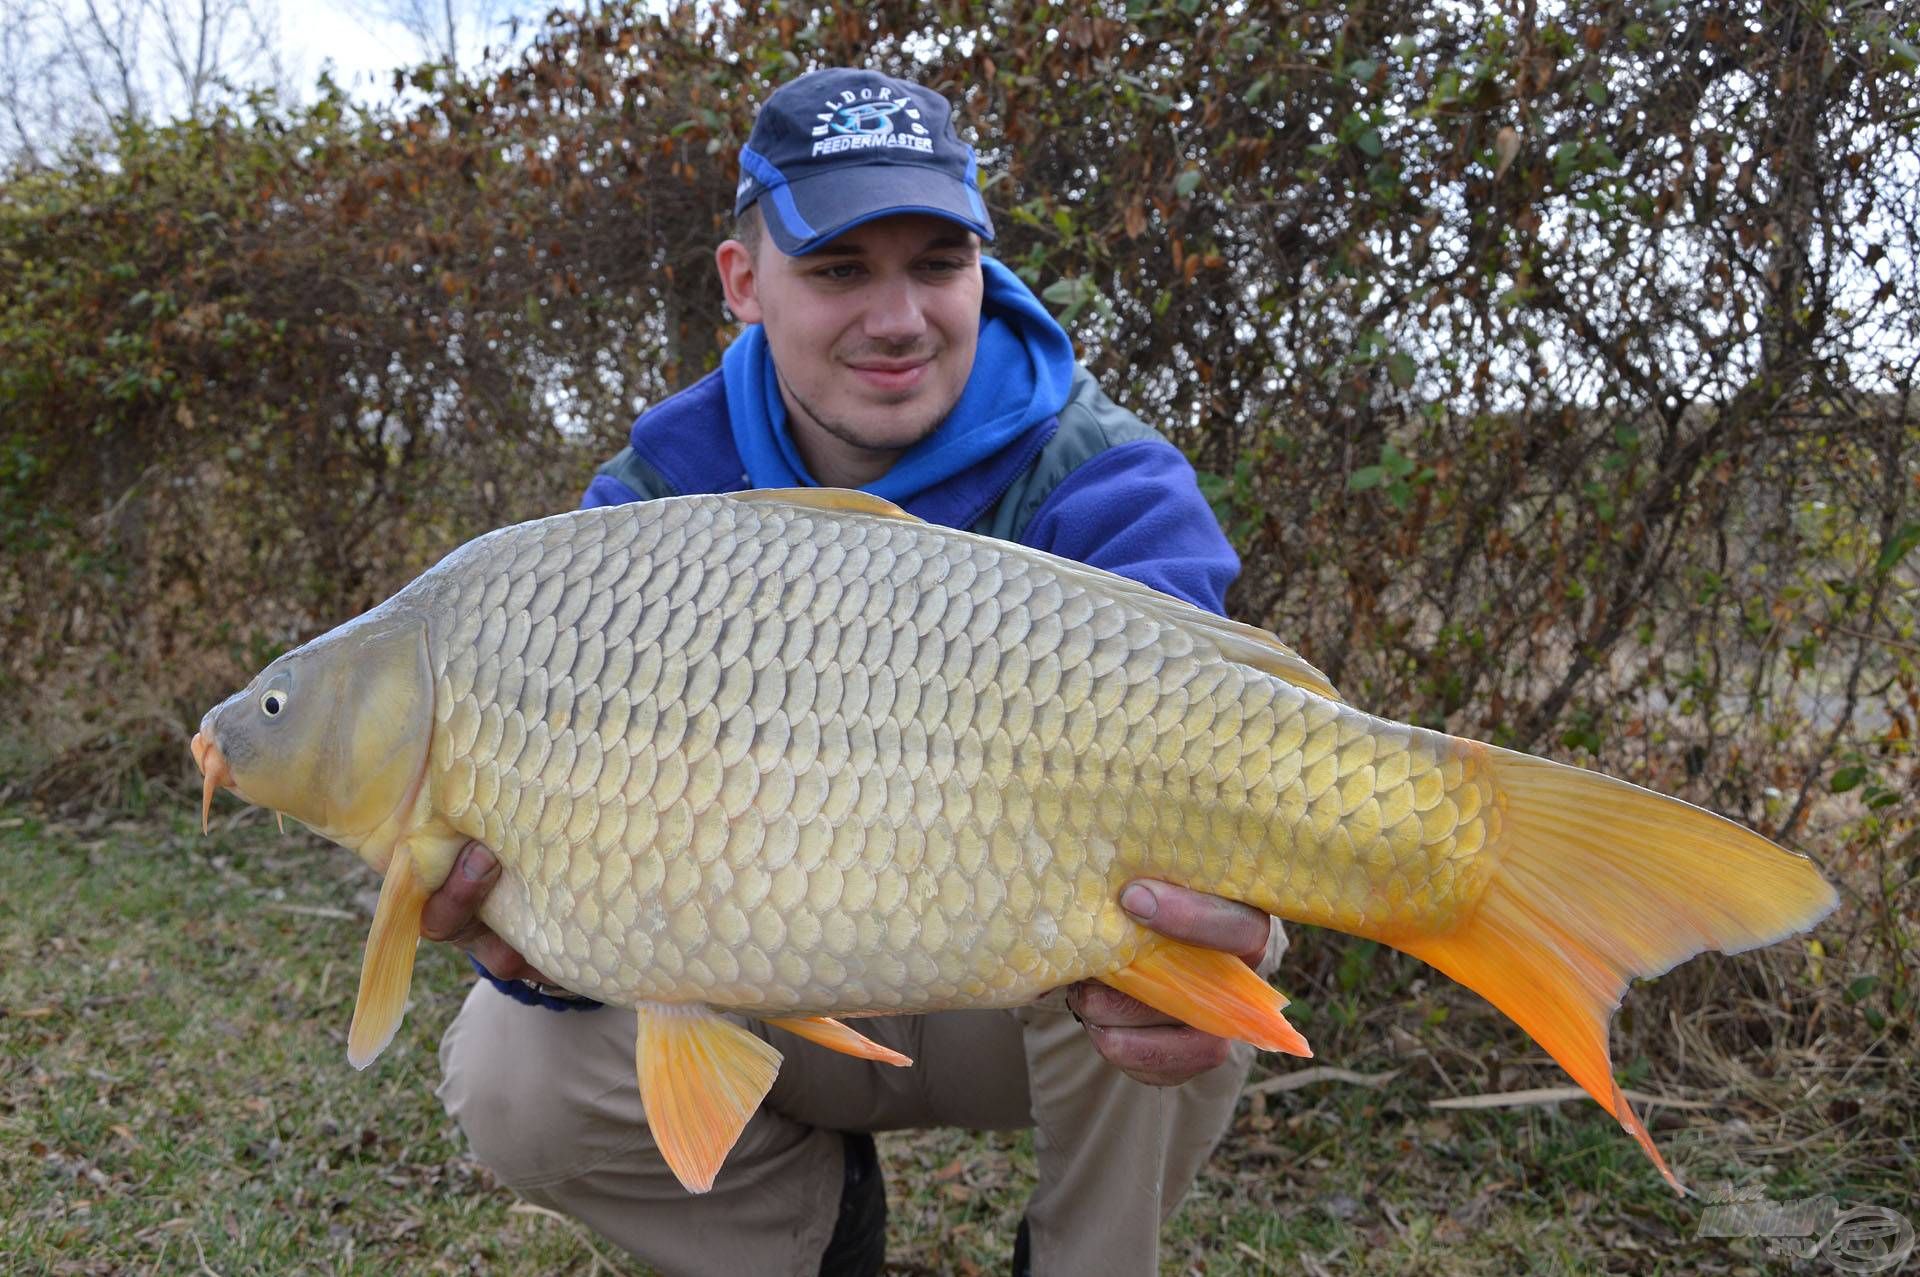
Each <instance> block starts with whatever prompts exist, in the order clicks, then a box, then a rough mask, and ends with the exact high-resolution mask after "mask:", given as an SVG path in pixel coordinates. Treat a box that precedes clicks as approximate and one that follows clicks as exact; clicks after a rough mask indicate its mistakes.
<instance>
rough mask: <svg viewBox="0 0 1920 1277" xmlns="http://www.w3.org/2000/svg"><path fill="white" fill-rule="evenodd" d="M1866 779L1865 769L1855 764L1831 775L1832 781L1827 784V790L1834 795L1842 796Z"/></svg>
mask: <svg viewBox="0 0 1920 1277" xmlns="http://www.w3.org/2000/svg"><path fill="white" fill-rule="evenodd" d="M1866 778H1867V769H1866V768H1864V767H1861V766H1859V765H1857V764H1856V765H1855V766H1852V767H1842V768H1841V769H1840V770H1839V771H1837V772H1835V773H1834V774H1833V779H1832V780H1830V781H1828V782H1827V788H1828V789H1830V790H1832V791H1833V792H1834V793H1836V794H1844V793H1846V792H1847V791H1848V790H1849V789H1853V788H1856V787H1857V786H1858V785H1859V784H1860V782H1861V781H1863V780H1865V779H1866Z"/></svg>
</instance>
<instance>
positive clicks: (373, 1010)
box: [347, 846, 431, 1069]
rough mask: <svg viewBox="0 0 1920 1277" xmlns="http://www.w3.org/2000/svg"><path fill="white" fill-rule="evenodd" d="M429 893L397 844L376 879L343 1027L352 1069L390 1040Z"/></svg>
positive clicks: (371, 1058)
mask: <svg viewBox="0 0 1920 1277" xmlns="http://www.w3.org/2000/svg"><path fill="white" fill-rule="evenodd" d="M429 894H431V893H430V892H429V891H428V890H427V888H426V885H425V884H424V883H422V882H421V881H420V877H419V875H418V874H417V873H416V872H415V871H414V867H413V857H412V856H410V855H408V854H407V850H406V848H405V847H404V846H402V847H396V848H395V849H394V852H393V857H392V859H390V860H388V861H387V876H386V878H385V880H383V881H382V882H381V884H380V903H379V904H377V905H375V906H374V909H373V928H372V930H370V931H369V932H368V933H367V950H366V953H365V955H364V956H363V957H362V958H361V960H360V995H359V997H358V998H356V999H355V1000H354V1004H353V1027H352V1028H350V1029H348V1030H347V1062H348V1063H349V1064H351V1065H353V1067H354V1068H356V1069H364V1068H366V1067H367V1065H369V1064H372V1063H373V1062H374V1060H375V1059H376V1058H378V1057H379V1055H380V1053H381V1052H382V1051H384V1050H386V1049H387V1043H389V1042H391V1041H393V1035H394V1033H395V1032H397V1031H398V1030H399V1028H400V1017H401V1016H402V1015H403V1014H405V1012H406V1009H407V993H408V991H409V990H410V989H412V988H413V957H414V952H415V950H417V949H418V948H419V946H420V913H421V911H422V910H423V909H425V908H426V904H427V896H428V895H429Z"/></svg>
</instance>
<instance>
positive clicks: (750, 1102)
mask: <svg viewBox="0 0 1920 1277" xmlns="http://www.w3.org/2000/svg"><path fill="white" fill-rule="evenodd" d="M639 1015H640V1034H639V1040H638V1041H637V1042H635V1044H634V1065H635V1068H636V1070H637V1071H638V1073H639V1075H640V1101H641V1103H642V1104H644V1105H646V1109H647V1125H648V1127H649V1128H651V1129H652V1131H653V1142H654V1143H655V1144H656V1145H657V1146H658V1147H659V1149H660V1155H661V1156H662V1157H664V1158H665V1159H666V1162H667V1165H668V1166H669V1167H671V1168H672V1169H673V1173H674V1175H675V1176H676V1177H677V1178H678V1179H679V1181H680V1183H681V1185H682V1186H683V1187H684V1188H686V1190H687V1191H688V1192H691V1193H704V1192H706V1191H707V1190H708V1189H710V1188H712V1187H713V1177H714V1176H715V1175H717V1174H719V1172H720V1164H721V1163H722V1162H724V1161H725V1160H726V1158H727V1152H728V1150H730V1149H731V1148H732V1147H733V1145H734V1142H735V1141H736V1140H738V1139H739V1138H740V1131H741V1129H742V1128H743V1127H745V1126H746V1124H747V1119H748V1118H750V1117H752V1116H753V1113H754V1110H755V1109H757V1108H759V1107H760V1101H761V1100H762V1099H763V1098H765V1096H766V1094H767V1090H768V1088H770V1087H771V1086H772V1085H773V1079H774V1075H775V1074H777V1073H779V1071H780V1052H778V1051H776V1050H775V1049H774V1048H773V1047H771V1046H768V1045H767V1044H766V1043H765V1042H763V1041H761V1040H760V1039H759V1038H757V1037H755V1036H754V1035H753V1034H751V1033H749V1032H747V1031H746V1030H745V1029H743V1028H741V1027H740V1026H739V1025H737V1024H735V1023H733V1022H732V1021H731V1020H723V1019H721V1018H720V1017H719V1016H717V1015H715V1014H713V1013H712V1012H711V1011H707V1010H704V1009H702V1008H699V1007H675V1006H642V1007H640V1008H639Z"/></svg>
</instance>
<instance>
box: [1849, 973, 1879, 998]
mask: <svg viewBox="0 0 1920 1277" xmlns="http://www.w3.org/2000/svg"><path fill="white" fill-rule="evenodd" d="M1879 983H1880V977H1879V976H1877V975H1863V976H1856V977H1855V978H1854V980H1853V983H1851V984H1849V985H1848V986H1847V1001H1849V1002H1858V1001H1859V1000H1860V999H1861V998H1864V997H1866V996H1867V995H1868V994H1869V993H1872V992H1873V991H1874V989H1875V988H1876V987H1877V986H1878V985H1879Z"/></svg>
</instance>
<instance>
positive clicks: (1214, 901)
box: [1067, 878, 1273, 1086]
mask: <svg viewBox="0 0 1920 1277" xmlns="http://www.w3.org/2000/svg"><path fill="white" fill-rule="evenodd" d="M1120 905H1121V907H1122V908H1123V909H1125V910H1126V911H1127V912H1128V913H1130V914H1132V915H1133V916H1134V918H1136V919H1137V920H1138V921H1140V922H1142V923H1144V924H1145V925H1147V926H1149V927H1152V928H1153V929H1154V930H1155V931H1158V932H1159V933H1160V934H1161V935H1163V936H1168V937H1171V938H1172V939H1175V940H1184V941H1186V942H1187V943H1188V944H1196V945H1200V946H1202V947H1204V948H1208V949H1219V950H1221V951H1223V952H1225V953H1231V954H1234V955H1235V956H1236V957H1238V958H1239V959H1240V960H1241V961H1243V962H1245V963H1246V964H1247V965H1248V966H1250V967H1251V966H1256V965H1258V964H1259V962H1260V959H1261V958H1262V957H1264V956H1265V955H1266V952H1267V938H1268V936H1269V935H1270V934H1271V932H1272V928H1273V922H1272V920H1271V919H1270V918H1268V917H1267V915H1266V914H1264V913H1262V912H1261V911H1260V910H1258V909H1255V908H1254V907H1253V906H1252V905H1243V904H1240V903H1239V902H1237V901H1233V900H1223V899H1221V898H1220V897H1219V896H1209V895H1205V894H1203V893H1201V892H1198V891H1188V890H1187V889H1186V888H1184V887H1175V886H1173V885H1171V884H1170V883H1164V882H1156V881H1154V880H1153V879H1151V878H1137V879H1135V880H1134V881H1133V882H1130V883H1128V884H1127V887H1126V890H1124V891H1122V892H1121V893H1120ZM1067 1005H1068V1006H1069V1007H1071V1008H1072V1010H1073V1013H1074V1014H1075V1015H1076V1016H1078V1017H1079V1018H1080V1021H1081V1023H1083V1024H1085V1025H1086V1026H1087V1036H1088V1037H1089V1038H1091V1039H1093V1049H1094V1050H1096V1051H1098V1052H1099V1053H1100V1055H1101V1056H1102V1057H1103V1058H1104V1059H1105V1060H1106V1061H1107V1063H1109V1064H1111V1065H1113V1066H1114V1067H1115V1068H1117V1069H1119V1070H1120V1071H1121V1072H1122V1073H1125V1074H1126V1075H1127V1076H1128V1077H1130V1078H1132V1079H1134V1080H1135V1081H1136V1082H1144V1083H1146V1084H1147V1085H1148V1086H1179V1085H1180V1084H1181V1083H1183V1082H1189V1081H1192V1080H1193V1079H1194V1078H1196V1077H1199V1076H1200V1075H1201V1074H1202V1073H1205V1072H1207V1071H1208V1070H1209V1069H1214V1068H1218V1067H1219V1066H1220V1065H1222V1064H1224V1063H1226V1060H1227V1048H1228V1045H1229V1043H1228V1042H1227V1040H1226V1039H1225V1038H1217V1037H1214V1036H1213V1035H1212V1034H1210V1033H1202V1032H1201V1031H1200V1030H1198V1029H1196V1028H1193V1027H1191V1026H1190V1025H1186V1024H1182V1023H1181V1022H1180V1021H1178V1020H1175V1019H1173V1018H1172V1017H1170V1016H1167V1015H1163V1014H1161V1013H1160V1012H1158V1011H1156V1010H1154V1009H1153V1008H1152V1007H1150V1006H1148V1005H1146V1004H1145V1003H1144V1002H1136V1001H1135V1000H1134V999H1132V998H1130V997H1128V996H1127V995H1126V994H1124V993H1121V992H1120V991H1119V990H1118V989H1113V988H1109V987H1108V986H1106V985H1104V984H1101V983H1099V982H1098V981H1096V980H1083V981H1081V982H1080V983H1079V984H1076V985H1074V986H1073V987H1072V988H1070V989H1068V990H1067Z"/></svg>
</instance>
